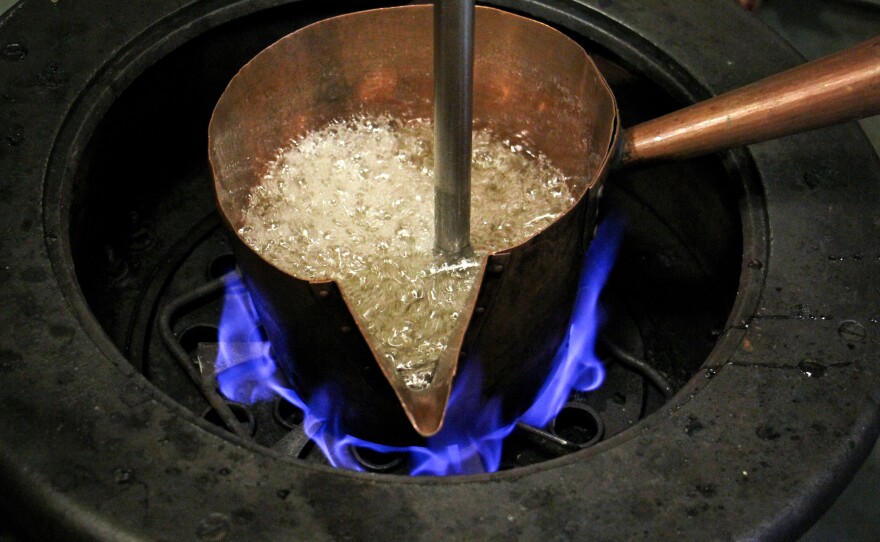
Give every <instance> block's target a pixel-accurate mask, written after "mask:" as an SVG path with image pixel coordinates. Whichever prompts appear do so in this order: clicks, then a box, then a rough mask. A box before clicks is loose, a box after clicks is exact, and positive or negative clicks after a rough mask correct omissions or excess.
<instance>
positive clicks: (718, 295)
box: [0, 0, 880, 540]
mask: <svg viewBox="0 0 880 542" xmlns="http://www.w3.org/2000/svg"><path fill="white" fill-rule="evenodd" d="M376 4H378V3H376ZM490 4H492V5H498V6H500V7H504V8H507V9H511V10H514V11H517V12H520V13H524V14H527V15H529V16H532V17H536V18H538V19H541V20H544V21H546V22H548V23H550V24H554V25H556V26H557V27H559V28H562V29H563V30H565V31H566V32H568V33H569V34H570V35H572V36H573V37H575V38H576V39H578V40H579V41H580V42H581V43H582V44H583V45H584V46H585V47H586V48H587V49H588V50H590V51H591V52H593V53H594V54H596V55H598V56H599V57H600V58H601V59H602V60H603V62H601V63H600V66H601V67H602V69H603V71H604V72H605V73H606V74H607V75H608V77H609V79H610V81H611V84H612V86H613V87H614V91H615V93H616V95H617V97H618V99H619V101H620V104H621V108H622V114H623V123H624V125H630V124H632V123H635V122H637V121H639V120H642V119H645V118H650V117H651V116H654V115H657V114H659V113H662V112H664V111H669V110H671V109H674V108H676V107H678V106H680V105H681V104H683V103H687V102H690V101H694V100H697V99H700V98H703V97H706V96H708V95H712V94H716V93H718V92H721V91H723V90H726V89H729V88H733V87H735V86H739V85H742V84H744V83H748V82H751V81H753V80H755V79H758V78H760V77H762V76H765V75H768V74H770V73H773V72H776V71H779V70H781V69H783V68H785V67H788V66H791V65H793V64H795V63H797V62H798V57H797V55H796V54H794V53H793V52H792V51H791V50H790V49H789V48H788V47H787V46H786V45H785V44H784V43H782V42H781V41H780V40H779V39H778V38H776V37H774V36H773V35H771V34H770V33H769V32H768V31H767V30H766V29H764V28H763V27H761V26H760V25H759V24H758V23H757V22H755V21H754V20H753V19H751V18H749V17H748V16H746V15H745V14H743V13H740V12H739V11H738V10H737V9H736V8H735V7H734V6H733V5H732V4H733V3H727V2H711V1H708V0H706V1H701V2H692V3H688V4H687V5H683V3H676V2H669V1H660V0H654V1H650V2H648V1H641V2H637V1H618V2H614V3H610V2H600V1H596V2H593V1H585V2H575V1H568V0H560V1H555V0H553V1H550V0H545V1H542V2H536V1H513V2H491V3H490ZM356 7H358V8H359V7H366V6H363V3H355V2H344V1H334V2H317V1H308V0H304V1H299V2H289V3H284V4H281V3H278V2H273V1H266V2H259V3H253V2H226V3H210V5H206V4H205V3H184V4H181V3H179V2H170V1H164V0H159V1H157V2H153V3H151V4H150V6H148V7H144V6H139V7H138V8H134V7H125V6H122V7H120V6H117V5H114V4H112V3H109V2H102V1H99V0H95V1H92V2H89V3H87V4H86V5H78V6H77V8H76V9H73V8H72V7H71V6H67V5H66V4H64V3H58V4H52V3H46V2H36V1H33V2H28V1H25V2H23V3H22V4H20V5H19V6H17V7H16V8H14V9H13V10H12V11H11V12H10V13H9V14H7V18H6V19H5V20H4V21H3V23H2V24H0V46H2V47H3V52H4V55H3V60H2V62H3V64H4V70H2V71H0V90H2V93H3V94H2V99H3V100H4V101H5V112H4V115H3V117H2V119H0V122H2V129H3V133H5V134H7V137H6V146H5V147H4V150H3V152H2V153H0V170H2V171H4V172H5V173H4V177H3V178H2V180H0V183H2V184H0V195H2V197H0V205H2V206H3V211H4V212H3V213H2V215H0V216H2V218H0V220H2V221H3V222H2V224H3V225H4V228H3V229H2V232H3V233H2V234H0V240H2V246H3V247H4V248H3V253H4V257H5V259H6V262H7V264H6V265H4V266H3V267H2V268H0V273H2V274H3V280H2V281H0V296H2V299H3V301H4V302H5V303H6V306H7V307H8V310H7V311H5V312H4V313H3V314H2V315H0V319H2V323H3V325H2V326H0V329H2V332H0V333H2V342H0V344H2V350H0V375H2V378H3V386H0V404H2V405H4V407H3V408H2V409H0V443H2V444H0V479H2V480H3V481H4V483H5V485H6V487H7V488H8V490H7V491H6V492H5V493H4V494H3V495H2V496H0V505H2V507H3V509H4V510H8V511H10V513H11V514H14V515H13V517H14V518H16V519H15V521H16V523H18V524H19V525H17V527H18V528H20V529H21V530H22V531H23V532H28V533H32V534H34V535H35V536H36V535H37V534H41V535H46V534H48V535H55V536H61V535H67V536H69V535H70V533H78V534H80V535H81V536H84V537H85V536H89V537H93V538H112V537H114V536H121V533H125V534H128V535H131V536H133V537H142V538H149V539H156V538H161V537H163V536H166V537H167V536H171V535H170V533H171V532H172V528H171V527H169V526H174V527H173V530H176V531H178V532H179V533H181V534H180V535H177V534H175V535H174V536H173V538H185V537H195V538H199V539H202V540H220V539H224V538H227V537H228V539H241V538H246V537H252V538H270V539H275V538H281V537H299V538H324V537H331V538H361V537H370V536H382V535H383V534H387V533H389V532H395V533H399V536H401V537H406V538H437V537H441V536H443V537H449V536H456V535H457V536H462V537H468V538H474V537H480V538H488V537H490V536H498V537H502V536H503V537H505V538H526V539H531V538H538V537H541V538H544V537H546V536H548V534H554V535H557V536H559V537H561V538H574V537H586V536H591V537H598V538H614V539H620V538H624V539H634V538H658V537H664V538H666V537H671V536H673V535H677V536H682V537H690V538H695V537H700V536H702V537H705V535H706V533H707V532H710V533H712V536H713V537H717V538H742V537H783V538H786V537H788V538H790V537H794V536H796V535H797V534H798V533H800V532H802V531H803V530H804V529H805V528H806V527H807V526H808V525H809V523H810V522H811V521H812V520H813V519H814V518H815V517H817V516H818V515H819V514H820V513H821V512H822V511H823V510H824V508H825V507H827V506H828V504H829V503H830V500H831V499H833V497H834V496H835V495H836V494H837V492H839V491H840V489H841V488H842V487H843V486H844V485H845V484H846V482H847V481H848V479H849V476H851V474H852V472H853V471H854V470H855V468H857V466H858V464H859V463H860V462H861V460H862V459H863V458H864V455H865V454H866V453H867V451H868V450H869V449H870V446H871V445H872V444H873V441H874V438H875V437H876V432H877V420H876V416H877V408H876V407H877V402H878V398H880V394H878V391H880V381H878V376H877V374H876V361H877V356H876V351H877V346H876V334H877V323H876V321H877V317H878V314H877V311H878V309H877V307H878V306H880V305H878V299H880V291H878V290H877V289H876V287H875V286H874V285H873V284H872V282H871V280H870V279H871V277H875V276H877V271H878V267H880V244H878V243H880V242H878V241H877V239H880V235H877V234H878V233H880V231H877V230H878V229H880V224H877V223H876V221H872V220H871V217H872V216H873V214H874V213H875V211H874V209H873V207H874V206H875V205H876V201H878V196H880V194H878V193H877V192H878V190H880V188H878V186H880V183H877V179H880V165H878V163H877V159H876V156H875V155H874V154H873V153H872V152H871V150H870V147H869V146H868V145H867V143H866V142H865V141H864V138H863V136H862V135H861V134H860V133H859V131H858V130H857V129H856V128H855V127H854V126H851V125H848V126H841V127H837V128H831V129H827V130H822V131H817V132H814V133H810V134H805V135H801V136H795V137H791V138H786V139H784V140H780V141H775V142H770V143H765V144H761V145H755V146H752V147H750V148H749V149H748V150H737V151H732V152H729V153H724V154H721V155H717V156H713V157H708V158H704V159H701V160H692V161H687V162H683V163H679V164H665V165H659V166H655V167H652V168H650V169H644V170H641V171H632V172H627V173H626V174H618V175H615V176H614V177H613V178H611V179H610V180H609V186H608V189H607V190H606V194H605V197H604V205H605V206H606V208H615V209H617V210H620V211H622V212H624V213H625V214H627V216H629V217H630V220H629V222H628V227H627V233H626V240H625V244H624V247H623V251H622V254H621V257H620V260H619V263H618V265H617V267H616V268H615V271H614V274H613V276H612V279H611V281H610V283H609V286H608V288H607V290H606V294H605V302H606V305H607V306H608V307H609V311H610V325H609V328H608V329H607V334H608V337H609V338H610V339H611V342H616V343H619V344H620V345H622V346H624V348H625V350H627V351H629V352H630V353H635V354H636V355H637V356H639V357H642V358H644V360H645V361H646V362H647V363H648V364H649V365H650V366H651V368H652V369H653V370H655V371H658V372H659V373H660V374H661V375H663V376H664V377H666V378H667V379H668V380H669V382H670V384H671V385H672V387H673V388H674V389H675V390H676V391H677V393H676V395H675V396H674V397H673V398H672V399H671V400H670V401H668V402H665V403H664V401H663V396H662V394H660V393H659V392H658V391H657V390H656V387H655V386H653V385H651V384H647V383H646V378H645V375H644V374H643V373H639V372H637V371H636V372H633V370H631V369H624V368H623V366H622V365H621V364H620V363H611V364H609V374H610V377H609V386H608V387H607V388H603V389H602V390H600V391H599V392H597V393H595V394H592V395H591V396H588V397H581V398H576V399H577V400H579V401H581V404H582V405H584V404H585V405H587V406H588V407H589V408H590V409H591V410H592V411H593V412H594V413H596V414H598V416H597V417H596V418H595V419H598V420H599V421H598V422H596V423H597V424H598V423H601V424H602V426H603V431H602V437H600V438H601V442H599V441H598V440H597V441H596V442H591V445H590V446H589V447H587V448H585V449H583V450H579V451H576V452H573V453H570V454H567V455H564V457H556V458H553V457H551V456H554V455H559V454H557V453H555V452H553V451H552V449H551V450H550V451H548V449H547V448H546V447H544V444H542V443H541V442H540V440H539V442H538V444H537V445H535V440H534V439H535V438H538V439H540V438H542V437H540V435H538V436H537V437H535V434H534V433H529V432H528V430H523V431H525V433H519V437H518V438H520V440H522V441H523V442H521V443H519V444H517V446H520V445H521V447H519V448H517V447H512V448H510V449H511V450H513V451H512V452H510V453H509V456H508V457H507V458H506V461H507V463H506V464H505V466H506V467H507V469H506V470H504V471H503V472H500V473H497V474H494V475H483V476H475V477H464V478H448V479H439V480H438V479H433V480H429V479H410V478H408V477H405V476H392V475H389V474H388V473H386V472H374V473H372V474H354V473H345V472H340V471H334V470H330V469H329V468H328V467H325V466H323V465H320V464H319V463H320V462H321V459H320V457H319V456H316V455H313V454H312V455H310V454H308V453H306V454H301V453H297V454H296V455H300V457H298V458H291V457H289V454H286V453H285V450H281V451H280V452H279V451H278V450H274V451H273V450H271V449H270V447H271V446H272V445H273V444H276V443H277V440H275V439H278V438H283V437H281V436H280V435H284V434H285V431H287V430H288V429H290V427H295V426H296V422H297V420H296V412H295V411H293V410H291V409H290V408H289V407H288V406H285V405H283V404H279V403H272V404H267V405H265V406H264V407H262V408H263V411H260V412H247V411H245V412H240V411H239V412H238V415H239V416H240V417H241V419H242V421H243V422H244V424H245V427H246V428H247V431H250V425H249V424H250V422H251V416H252V417H253V420H254V423H253V427H254V435H255V438H256V441H250V440H249V439H240V438H237V437H234V436H232V435H231V434H230V433H229V432H228V431H225V430H224V429H222V428H220V427H218V426H217V424H216V423H212V422H218V421H219V420H217V419H215V416H214V415H212V414H211V411H210V409H209V407H208V405H206V404H205V402H204V399H202V395H201V394H200V393H199V391H198V389H197V388H196V387H195V385H194V384H193V383H192V381H190V380H189V379H188V377H187V376H186V375H185V374H184V373H183V372H181V371H180V369H179V366H178V365H177V363H176V361H175V360H174V359H173V357H171V356H170V355H169V353H168V349H167V345H165V344H164V342H163V341H162V338H161V334H160V333H159V332H158V329H157V317H158V315H159V313H160V312H161V310H162V307H164V306H166V305H167V304H168V303H169V302H171V301H173V300H174V299H177V298H179V296H181V295H182V294H184V293H187V292H189V291H192V290H193V289H194V288H196V287H197V286H198V285H200V284H204V283H205V282H207V281H208V280H209V276H217V275H218V274H220V273H222V272H224V271H227V270H229V269H230V267H231V265H232V262H231V260H230V259H229V258H228V256H226V254H227V248H226V245H225V240H224V239H223V237H222V236H221V235H219V234H218V231H217V223H216V217H215V216H214V214H213V200H212V197H211V192H210V176H209V172H208V171H207V169H206V160H205V158H206V153H205V149H206V142H205V134H206V126H207V119H208V116H209V115H210V111H211V109H212V108H213V104H214V101H215V100H216V97H217V96H219V93H220V92H221V91H222V90H223V87H224V85H225V82H226V81H228V79H229V77H231V75H232V74H233V73H234V72H235V70H236V69H237V67H239V66H240V65H242V64H243V63H244V62H246V61H247V59H248V58H250V57H251V56H253V55H254V54H256V53H257V52H258V51H259V50H261V49H262V48H263V47H264V46H265V45H267V44H268V43H271V42H272V41H273V40H274V39H276V38H278V37H280V36H282V35H284V34H286V33H288V32H290V31H292V30H293V29H295V28H296V27H298V26H301V25H303V24H306V23H308V22H310V21H313V20H316V19H318V18H321V17H325V16H329V15H332V14H335V13H340V12H345V11H348V10H351V9H355V8H356ZM37 21H39V24H37ZM742 36H748V37H749V43H750V46H749V47H748V48H743V47H740V45H741V43H742ZM872 311H873V312H872ZM215 312H216V308H214V309H212V308H211V303H207V304H205V305H204V306H202V307H200V308H199V309H198V310H194V311H189V312H187V313H186V314H185V315H184V316H182V317H181V318H180V319H178V320H177V321H176V324H175V325H176V326H177V327H175V329H174V330H173V332H174V334H175V336H176V337H177V339H178V340H179V341H180V342H181V344H183V343H185V347H187V348H188V349H189V350H194V351H195V353H196V355H197V353H198V345H199V344H202V345H206V344H210V343H211V342H212V336H211V322H212V318H215V317H216V314H215ZM187 348H185V349H187ZM573 408H576V407H573ZM584 419H585V418H579V420H580V421H579V422H578V423H580V424H581V425H580V426H578V425H577V424H575V427H576V429H580V430H582V429H584V428H585V427H586V426H589V425H590V424H589V423H587V422H584V421H583V420H584ZM267 424H274V429H271V428H272V427H273V425H267ZM261 427H262V429H261ZM267 427H268V428H270V429H271V430H267V429H266V428H267ZM261 431H262V433H261ZM596 432H598V431H596ZM581 436H582V437H583V436H584V435H581ZM587 436H590V435H587ZM572 438H573V437H572ZM591 438H592V437H591ZM591 438H586V440H585V442H587V441H590V440H591ZM535 446H537V447H535ZM288 451H289V450H288ZM361 460H362V461H363V462H364V463H362V464H366V465H368V466H370V467H369V468H370V469H371V470H373V471H388V470H391V471H394V470H395V469H397V468H398V467H399V465H397V466H392V467H389V466H388V465H389V464H392V463H394V458H387V457H372V456H368V457H362V458H361ZM513 467H517V468H513Z"/></svg>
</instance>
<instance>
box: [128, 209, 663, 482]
mask: <svg viewBox="0 0 880 542" xmlns="http://www.w3.org/2000/svg"><path fill="white" fill-rule="evenodd" d="M221 235H222V234H221V232H220V231H219V224H217V227H216V228H215V229H214V230H213V231H212V232H211V234H210V235H208V236H205V237H202V238H201V239H199V240H198V243H197V246H193V247H190V249H189V250H187V252H188V254H190V255H191V256H190V257H189V258H188V259H187V260H186V261H184V262H183V263H182V264H181V265H180V266H179V267H178V269H176V270H175V272H174V273H172V278H171V281H170V282H169V283H168V285H167V287H166V288H167V289H168V290H172V291H183V292H186V293H184V294H182V295H180V296H178V297H176V298H173V299H170V300H166V301H164V303H165V304H164V305H163V306H162V307H154V308H153V310H151V311H150V314H152V315H155V318H154V321H153V322H150V323H149V326H150V327H151V328H152V330H153V332H152V333H151V334H150V335H151V336H158V337H159V338H161V341H162V343H163V344H164V346H165V349H164V351H163V350H162V349H160V348H157V349H149V348H146V351H148V355H147V356H146V357H145V361H146V362H147V363H148V366H147V367H145V368H144V370H145V372H146V373H147V374H150V375H155V374H158V373H163V374H173V373H175V372H178V373H183V374H185V375H186V376H187V377H188V378H189V379H190V381H191V382H192V383H193V384H194V385H195V386H194V387H191V392H193V393H195V394H196V395H197V396H189V397H186V398H179V399H178V400H179V401H180V402H181V403H182V404H188V405H197V404H200V406H199V407H196V410H194V412H193V413H194V414H196V415H199V414H201V415H202V417H203V418H205V419H206V420H208V421H210V422H212V423H214V424H216V425H218V426H220V427H222V428H224V429H226V430H228V431H230V432H231V433H233V434H236V435H238V436H239V437H242V438H247V439H253V441H254V442H256V443H257V444H260V445H262V446H266V447H269V448H272V449H274V450H277V451H280V452H281V453H283V454H285V455H289V456H291V457H294V458H296V459H299V460H303V461H306V462H311V463H318V464H329V463H328V458H327V457H325V456H324V455H323V454H322V452H321V450H320V448H319V447H317V446H315V443H314V442H313V441H312V440H311V439H310V438H309V437H308V436H307V435H306V432H305V428H304V427H303V421H304V420H303V412H302V410H300V409H299V407H297V406H295V405H293V404H291V403H290V402H288V401H287V400H285V399H284V398H283V397H280V396H276V397H273V398H270V399H264V400H258V401H256V402H254V403H253V404H249V405H245V404H242V403H238V402H234V401H232V400H230V399H228V398H224V397H223V396H222V394H221V393H220V392H219V385H218V383H217V379H216V373H217V370H216V365H215V362H216V360H217V358H218V353H219V343H218V328H219V325H220V323H219V316H220V314H221V313H222V311H223V303H224V299H225V297H224V290H225V289H226V288H227V285H228V284H229V283H230V281H236V280H237V279H236V275H237V273H238V272H237V271H236V270H235V261H234V257H233V256H232V254H231V253H230V252H228V248H227V247H226V246H225V244H224V242H223V239H222V237H221ZM190 260H193V261H190ZM204 260H207V262H208V263H207V264H205V261H204ZM199 269H204V270H205V272H204V273H203V274H200V273H199V272H198V270H199ZM606 297H607V296H606ZM159 299H163V300H164V299H165V296H160V298H159ZM604 329H605V330H606V334H605V337H604V338H603V339H601V343H602V348H601V351H602V352H605V355H604V356H603V360H604V362H605V366H606V375H605V383H604V384H603V386H602V387H601V388H600V389H599V390H597V391H594V392H590V393H580V392H574V393H572V395H571V396H570V397H569V400H568V402H567V403H566V404H565V406H564V407H563V409H562V411H560V413H559V415H557V416H556V417H555V419H554V420H552V421H551V422H550V423H549V424H548V425H547V426H546V427H533V426H530V425H527V424H525V423H523V422H519V423H518V424H517V425H516V428H515V430H514V433H513V434H511V435H510V436H509V437H508V438H507V439H506V442H505V444H504V448H503V455H502V460H501V469H502V470H509V469H513V468H516V467H521V466H527V465H532V464H535V463H538V462H541V461H545V460H548V459H553V458H557V457H561V456H563V455H567V454H570V453H573V452H577V451H580V450H583V449H586V448H588V447H590V446H593V445H595V444H597V443H599V442H600V441H602V440H603V439H604V438H609V437H612V436H614V435H616V434H617V433H620V432H621V431H623V430H625V429H627V428H629V427H631V426H632V425H634V424H635V423H636V422H638V421H639V420H640V419H642V418H644V417H645V416H647V415H649V414H650V413H652V412H654V411H655V410H656V409H657V408H659V406H660V405H662V403H663V401H664V400H665V399H669V398H670V397H671V396H672V394H673V389H672V387H671V385H670V384H669V382H667V380H666V377H665V376H663V375H662V374H661V373H660V371H658V370H656V369H654V368H653V367H651V366H650V364H648V363H647V362H645V361H644V360H643V359H641V358H642V357H644V345H645V343H646V340H645V338H644V337H642V336H641V333H640V330H639V329H638V327H637V326H636V323H635V321H634V320H633V319H632V317H629V315H627V314H626V313H624V312H622V311H621V312H620V314H618V316H617V317H616V318H615V319H613V320H611V321H609V322H607V323H606V324H605V326H604ZM609 336H614V337H619V339H615V340H616V341H620V344H622V345H625V346H623V347H621V346H619V345H618V344H615V343H614V342H612V341H611V339H608V338H607V337H609ZM250 339H251V340H252V341H253V342H250V343H238V344H235V345H233V346H234V348H235V349H237V350H236V351H235V352H234V353H233V354H232V355H233V356H234V357H236V358H238V360H239V361H241V362H245V361H247V360H249V359H251V358H253V357H258V356H261V355H263V354H262V353H263V352H264V349H265V348H266V345H267V344H268V343H267V342H266V337H265V335H264V333H262V332H261V330H260V329H259V328H255V329H254V332H253V333H252V337H251V338H250ZM632 352H639V355H638V357H637V356H636V355H634V354H633V353H632ZM175 366H176V367H175ZM282 378H283V377H282ZM282 385H284V386H286V387H288V388H290V387H291V386H290V384H289V383H287V382H284V381H282ZM198 395H200V396H201V397H198ZM349 448H350V450H349V452H348V453H350V454H352V457H353V458H354V459H355V460H356V462H357V464H359V465H360V466H361V467H362V468H363V469H364V470H367V471H369V472H381V473H391V474H409V468H410V466H409V465H408V464H407V462H406V461H405V460H404V459H405V458H404V457H403V456H402V455H401V454H382V453H379V452H376V451H374V450H369V449H366V448H356V447H354V446H350V447H349Z"/></svg>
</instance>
